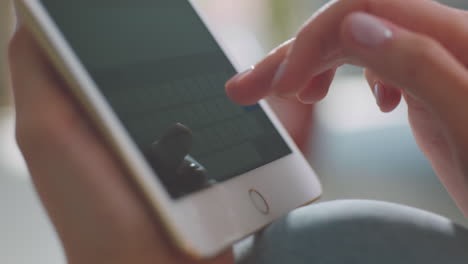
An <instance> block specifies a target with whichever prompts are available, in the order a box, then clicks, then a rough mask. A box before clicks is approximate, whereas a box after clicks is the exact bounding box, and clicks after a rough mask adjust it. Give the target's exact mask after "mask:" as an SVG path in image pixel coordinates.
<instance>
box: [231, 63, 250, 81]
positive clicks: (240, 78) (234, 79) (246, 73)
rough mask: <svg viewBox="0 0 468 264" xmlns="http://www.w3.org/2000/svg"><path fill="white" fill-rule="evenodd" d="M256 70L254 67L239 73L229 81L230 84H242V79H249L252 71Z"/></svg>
mask: <svg viewBox="0 0 468 264" xmlns="http://www.w3.org/2000/svg"><path fill="white" fill-rule="evenodd" d="M253 69H254V66H252V67H250V68H249V69H248V70H246V71H243V72H241V73H238V74H236V75H235V76H234V77H232V78H231V79H230V80H229V81H228V84H229V83H237V82H240V81H241V80H242V79H244V78H245V77H247V76H248V75H249V74H250V73H251V72H252V70H253Z"/></svg>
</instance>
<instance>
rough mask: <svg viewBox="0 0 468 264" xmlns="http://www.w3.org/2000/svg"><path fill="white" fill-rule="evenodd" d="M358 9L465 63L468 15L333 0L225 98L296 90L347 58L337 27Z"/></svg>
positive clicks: (411, 4) (372, 0)
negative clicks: (420, 37)
mask: <svg viewBox="0 0 468 264" xmlns="http://www.w3.org/2000/svg"><path fill="white" fill-rule="evenodd" d="M359 10H360V11H365V12H366V13H371V14H374V15H376V16H379V17H381V18H384V19H386V20H387V21H390V22H392V23H394V24H395V25H400V26H402V27H404V28H407V29H409V30H411V31H413V32H417V33H421V34H424V35H430V36H431V37H432V38H433V39H435V40H437V41H439V42H440V43H441V44H442V45H443V46H444V47H445V48H447V50H448V51H450V52H451V53H452V54H454V55H455V57H456V58H458V59H460V60H462V61H467V62H468V53H466V52H464V49H465V47H464V43H466V42H467V41H468V34H463V32H466V28H467V27H466V26H465V25H466V24H467V23H468V19H466V18H468V15H467V14H466V12H464V11H461V10H458V9H453V8H449V7H446V6H442V5H440V4H438V3H436V2H433V1H427V0H412V1H407V0H353V1H339V0H338V1H332V2H331V3H330V4H328V5H326V6H324V7H323V8H322V9H321V10H319V11H318V12H317V13H316V14H315V15H314V16H313V17H312V18H311V19H310V20H309V22H307V23H306V24H305V25H304V27H303V28H302V29H301V30H300V32H299V34H298V36H297V39H296V40H294V41H293V42H290V43H288V45H287V46H286V47H283V53H284V54H282V56H281V59H278V57H279V56H278V54H272V55H269V56H267V58H265V59H264V60H263V61H262V62H261V63H259V64H258V65H257V67H256V69H255V70H254V71H250V72H249V73H248V74H247V75H246V74H245V73H244V74H243V75H242V78H234V79H233V80H234V81H231V82H230V83H228V94H229V96H230V97H231V98H233V99H234V100H235V101H238V102H241V100H238V98H242V101H248V102H252V101H255V100H258V99H260V98H262V97H265V96H267V95H269V94H272V93H277V94H294V93H298V92H299V91H301V90H303V89H304V88H305V87H307V84H308V83H309V82H310V80H311V79H312V78H314V77H316V76H318V75H319V74H321V73H323V74H326V73H327V72H328V71H330V69H333V68H336V67H337V66H339V65H341V64H343V63H344V62H352V61H353V60H352V58H348V57H347V55H346V53H345V52H344V49H345V48H344V47H343V45H344V44H343V43H341V41H340V27H341V24H342V22H343V19H344V18H345V17H346V16H347V15H348V14H351V13H353V12H356V11H359ZM415 10H417V11H418V12H414V11H415ZM447 18H450V19H447ZM272 57H274V58H272ZM280 64H281V65H280ZM260 73H261V74H260ZM265 85H267V86H268V87H265ZM318 89H322V88H320V87H319V88H318Z"/></svg>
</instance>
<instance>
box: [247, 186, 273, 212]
mask: <svg viewBox="0 0 468 264" xmlns="http://www.w3.org/2000/svg"><path fill="white" fill-rule="evenodd" d="M249 196H250V200H251V201H252V203H253V205H254V206H255V208H257V210H258V211H260V212H261V213H262V214H269V213H270V207H269V206H268V203H267V202H266V200H265V198H263V196H262V195H261V194H260V193H259V192H258V191H257V190H254V189H251V190H250V191H249Z"/></svg>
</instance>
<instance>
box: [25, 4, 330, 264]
mask: <svg viewBox="0 0 468 264" xmlns="http://www.w3.org/2000/svg"><path fill="white" fill-rule="evenodd" d="M16 4H17V11H18V13H19V14H20V15H21V20H22V21H23V23H24V24H26V25H27V26H28V27H29V28H30V30H31V31H32V32H33V33H34V35H35V36H36V38H37V39H38V40H39V42H40V44H41V46H42V47H43V48H44V50H45V51H46V53H47V54H48V56H49V57H50V59H51V60H52V62H53V63H54V65H55V66H56V68H57V70H58V71H59V73H60V74H61V75H62V76H63V77H64V79H65V80H66V81H67V82H68V84H69V87H70V89H71V92H72V93H73V94H74V95H75V96H76V98H77V99H78V101H79V102H80V104H81V105H82V107H83V109H85V110H86V112H87V113H88V115H89V116H88V118H90V120H92V121H93V123H94V124H95V125H96V126H97V127H98V128H99V131H100V132H101V133H102V134H103V135H104V138H105V139H107V140H108V144H109V147H110V148H112V150H113V151H114V152H115V153H116V155H117V156H118V158H119V159H120V160H121V162H122V163H123V164H124V165H125V167H126V168H127V169H128V172H129V175H130V176H131V177H132V178H133V180H134V181H135V183H136V184H137V186H138V187H139V188H140V189H141V191H142V193H143V194H144V197H145V198H146V199H147V201H148V204H149V205H150V206H151V208H152V209H153V210H154V212H155V213H156V215H157V217H159V218H160V219H161V220H162V223H163V224H164V225H165V227H166V229H167V232H168V234H169V235H170V237H171V238H172V239H173V241H174V242H175V245H176V246H178V247H180V248H181V249H182V250H184V251H185V252H186V253H188V254H190V255H192V256H194V257H196V258H209V257H213V256H215V255H217V254H219V253H221V252H222V251H223V250H225V249H227V248H229V247H230V246H231V245H232V244H233V243H235V242H236V241H238V240H240V239H242V238H244V237H246V236H248V235H249V234H252V233H254V232H255V231H257V230H259V229H261V228H262V227H264V226H265V225H267V224H269V223H271V222H272V221H273V220H275V219H276V218H278V217H280V216H282V215H284V214H286V213H287V212H289V211H291V210H293V209H295V208H297V207H299V206H302V205H305V204H309V203H311V202H313V201H315V200H317V199H318V198H319V196H320V195H321V191H322V189H321V185H320V183H319V181H318V178H317V177H316V175H315V174H314V172H313V170H312V169H311V168H310V166H309V164H308V163H307V161H306V160H305V159H304V157H303V156H302V154H301V153H300V151H299V150H298V148H297V147H296V146H295V145H294V143H293V141H292V140H291V138H290V137H289V136H288V134H287V132H286V131H285V129H284V128H283V127H282V126H281V124H280V123H279V121H278V119H277V118H276V117H275V116H274V114H273V112H272V111H271V109H270V108H269V107H268V105H267V103H265V102H263V101H262V102H260V103H259V104H258V105H253V106H249V107H243V106H239V105H236V104H235V103H233V102H231V101H230V100H229V99H228V98H227V96H226V95H225V92H224V84H225V82H226V81H227V80H228V79H229V78H230V77H232V76H233V75H234V74H236V72H237V70H238V69H236V67H235V65H233V64H232V63H231V62H232V61H234V60H233V58H230V57H229V54H228V52H225V50H223V47H222V45H221V44H220V43H221V41H219V38H216V36H215V35H214V34H213V32H212V31H211V30H210V29H209V27H208V26H207V24H206V23H205V22H204V18H203V15H202V14H201V12H200V11H199V10H197V8H196V7H195V6H194V5H193V3H191V2H190V1H188V0H99V1H96V0H80V1H74V0H17V3H16ZM109 221H112V219H109Z"/></svg>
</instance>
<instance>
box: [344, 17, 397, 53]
mask: <svg viewBox="0 0 468 264" xmlns="http://www.w3.org/2000/svg"><path fill="white" fill-rule="evenodd" d="M350 19H351V34H352V36H353V38H354V40H355V41H356V42H358V43H359V44H361V45H363V46H366V47H369V48H373V47H377V46H379V45H380V44H382V43H384V42H385V41H386V40H388V39H391V38H392V37H393V32H392V31H391V30H390V29H389V28H388V27H387V25H385V24H384V23H383V22H382V21H380V20H379V19H377V18H376V17H374V16H371V15H368V14H365V13H355V14H352V15H351V17H350Z"/></svg>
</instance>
